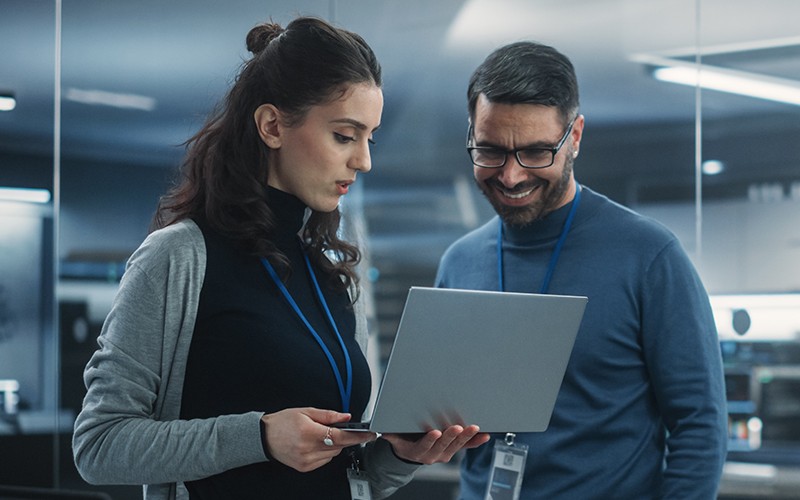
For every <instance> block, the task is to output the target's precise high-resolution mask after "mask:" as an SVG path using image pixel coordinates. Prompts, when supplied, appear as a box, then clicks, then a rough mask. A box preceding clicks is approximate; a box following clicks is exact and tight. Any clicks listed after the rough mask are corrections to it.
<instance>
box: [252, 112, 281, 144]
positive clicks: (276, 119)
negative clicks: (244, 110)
mask: <svg viewBox="0 0 800 500" xmlns="http://www.w3.org/2000/svg"><path fill="white" fill-rule="evenodd" d="M253 118H254V119H255V121H256V128H257V129H258V135H259V137H261V140H262V141H264V144H266V145H267V147H269V148H270V149H278V148H280V147H281V112H280V110H279V109H278V108H276V107H275V106H274V105H272V104H262V105H261V106H259V107H258V108H257V109H256V112H255V113H254V114H253Z"/></svg>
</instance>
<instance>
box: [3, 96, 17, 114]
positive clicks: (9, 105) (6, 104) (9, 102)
mask: <svg viewBox="0 0 800 500" xmlns="http://www.w3.org/2000/svg"><path fill="white" fill-rule="evenodd" d="M16 107H17V99H16V98H15V97H14V94H10V93H5V92H3V93H0V111H11V110H12V109H14V108H16Z"/></svg>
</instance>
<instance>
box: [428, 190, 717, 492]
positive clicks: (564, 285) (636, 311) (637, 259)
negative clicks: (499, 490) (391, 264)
mask: <svg viewBox="0 0 800 500" xmlns="http://www.w3.org/2000/svg"><path fill="white" fill-rule="evenodd" d="M569 208H570V205H569V204H568V205H567V206H565V207H562V208H560V209H559V210H556V211H554V212H553V213H551V214H549V215H548V216H547V217H545V218H544V219H543V220H540V221H537V222H535V223H533V224H531V225H528V226H526V227H524V228H515V227H510V226H506V227H505V228H504V231H505V236H504V242H503V255H504V260H505V262H504V270H505V271H504V279H505V289H506V291H519V292H539V291H540V287H541V284H542V281H543V279H544V275H545V272H546V269H547V265H548V261H549V259H550V256H551V254H552V251H553V247H554V245H555V242H556V240H557V239H558V237H559V234H560V232H561V228H562V226H563V224H564V220H565V219H566V217H567V213H568V211H569ZM498 224H499V220H498V218H497V217H495V218H494V219H492V220H491V221H489V222H488V223H487V224H486V225H484V226H483V227H480V228H478V229H476V230H475V231H473V232H471V233H469V234H467V235H466V236H464V237H462V238H461V239H460V240H458V241H457V242H455V243H454V244H453V245H452V246H451V247H450V248H449V249H448V251H447V252H446V253H445V255H444V256H443V257H442V260H441V263H440V267H439V273H438V276H437V286H440V287H448V288H471V289H485V290H496V289H497V288H498V277H497V253H496V237H497V230H498ZM548 293H552V294H565V295H586V296H588V297H589V302H588V305H587V308H586V312H585V315H584V318H583V322H582V324H581V328H580V331H579V332H578V337H577V339H576V343H575V347H574V350H573V352H572V357H571V358H570V363H569V366H568V368H567V373H566V375H565V378H564V382H563V384H562V387H561V391H560V393H559V397H558V400H557V403H556V408H555V411H554V413H553V416H552V419H551V422H550V426H549V428H548V429H547V431H545V432H542V433H532V434H523V435H518V436H517V438H516V441H517V442H524V443H526V444H527V445H528V446H529V447H530V451H529V454H528V459H527V464H526V467H525V476H524V480H523V485H522V498H523V499H539V498H541V499H560V498H565V499H581V500H584V499H603V500H608V499H616V498H618V499H626V500H628V499H640V498H674V499H681V500H686V499H694V498H698V499H712V498H715V495H716V490H717V486H718V482H719V478H720V475H721V472H722V465H723V463H724V460H725V451H726V449H725V447H726V443H727V413H726V404H725V390H724V378H723V371H722V362H721V358H720V349H719V343H718V340H717V335H716V330H715V326H714V321H713V317H712V313H711V308H710V306H709V302H708V297H707V294H706V291H705V289H704V287H703V285H702V283H701V281H700V279H699V277H698V275H697V273H696V271H695V269H694V267H693V266H692V264H691V262H690V261H689V259H688V257H687V255H686V253H685V252H684V251H683V249H682V248H681V246H680V244H679V242H678V240H677V239H676V238H675V236H674V235H673V234H672V233H670V232H669V231H668V230H667V229H666V228H665V227H663V226H662V225H661V224H659V223H657V222H655V221H653V220H651V219H648V218H646V217H643V216H641V215H638V214H636V213H634V212H633V211H631V210H629V209H627V208H624V207H622V206H620V205H618V204H616V203H614V202H612V201H610V200H609V199H607V198H606V197H604V196H602V195H599V194H597V193H595V192H593V191H591V190H590V189H587V188H585V187H584V188H583V192H582V198H581V202H580V205H579V208H578V211H577V213H576V215H575V219H574V222H573V224H572V229H571V230H570V232H569V234H568V237H567V239H566V243H565V245H564V247H563V251H562V253H561V256H560V259H559V261H558V264H557V266H556V268H555V273H554V274H553V277H552V281H551V283H550V287H549V289H548ZM517 382H518V383H524V381H517ZM498 390H502V387H500V388H498ZM492 446H493V445H492V443H488V444H486V445H484V446H483V447H481V448H479V449H476V450H470V451H469V452H467V454H466V457H465V459H464V460H463V462H462V466H461V467H462V474H461V498H463V499H483V498H484V494H485V491H486V482H487V480H488V474H489V465H490V461H491V455H492Z"/></svg>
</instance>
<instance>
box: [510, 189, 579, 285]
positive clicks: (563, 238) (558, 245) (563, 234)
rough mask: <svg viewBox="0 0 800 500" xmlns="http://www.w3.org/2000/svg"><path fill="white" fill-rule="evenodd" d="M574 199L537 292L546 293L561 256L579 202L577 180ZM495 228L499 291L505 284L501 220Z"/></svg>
mask: <svg viewBox="0 0 800 500" xmlns="http://www.w3.org/2000/svg"><path fill="white" fill-rule="evenodd" d="M575 188H576V189H575V199H573V200H572V207H571V208H570V209H569V214H568V215H567V220H566V221H564V227H563V228H562V229H561V236H559V237H558V242H556V247H555V248H554V249H553V255H551V256H550V264H549V265H548V266H547V274H545V276H544V283H542V289H541V291H540V292H539V293H547V289H548V288H549V287H550V280H551V279H552V277H553V271H555V269H556V264H557V263H558V258H559V257H560V256H561V248H562V247H563V246H564V242H565V241H566V240H567V233H569V228H570V227H572V219H574V218H575V212H577V211H578V205H579V204H580V202H581V185H580V184H578V183H577V182H576V183H575ZM498 226H499V227H498V230H497V279H498V282H499V283H500V291H501V292H505V290H506V285H505V279H504V277H503V221H502V220H500V221H499V225H498Z"/></svg>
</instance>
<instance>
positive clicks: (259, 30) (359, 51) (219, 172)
mask: <svg viewBox="0 0 800 500" xmlns="http://www.w3.org/2000/svg"><path fill="white" fill-rule="evenodd" d="M247 49H248V50H249V51H250V52H251V53H252V54H253V56H252V58H251V59H249V60H248V61H246V62H245V63H244V64H243V65H242V67H241V69H240V71H239V74H238V76H237V78H236V80H235V82H234V84H233V86H232V88H231V89H230V90H229V92H228V94H227V96H226V97H225V98H224V100H223V101H222V102H221V103H220V104H219V105H218V106H217V109H216V110H215V111H214V112H213V113H212V115H211V116H210V117H209V119H208V120H207V121H206V123H205V125H204V126H203V128H202V129H201V130H200V131H199V132H198V133H197V134H195V135H194V136H193V137H192V138H191V139H189V140H188V141H187V154H186V157H185V158H184V161H183V164H182V166H181V178H180V181H179V182H178V183H177V185H176V186H174V187H173V188H172V189H171V190H170V191H169V192H168V193H167V194H166V195H164V196H163V197H162V198H161V199H160V200H159V204H158V208H157V211H156V214H155V216H154V219H153V223H152V226H151V229H152V230H155V229H159V228H162V227H165V226H168V225H170V224H174V223H175V222H178V221H180V220H182V219H186V218H193V217H202V218H205V220H206V221H207V223H208V224H209V225H210V226H211V227H212V228H213V229H215V230H217V231H219V232H222V233H224V234H225V235H227V236H228V237H231V238H232V239H234V240H235V241H237V242H238V243H239V244H240V245H241V246H242V248H244V249H245V250H246V251H247V252H248V253H251V254H253V255H257V256H264V257H267V259H269V261H270V262H271V263H272V264H273V265H274V266H276V268H277V269H279V273H281V274H282V275H283V276H286V275H288V273H289V271H290V270H289V263H288V260H287V258H286V257H285V256H284V255H283V254H282V253H281V252H280V251H278V249H277V248H276V246H275V244H274V243H273V241H272V239H273V236H272V235H273V234H274V231H275V224H276V223H275V220H276V219H275V217H274V215H273V213H272V211H271V210H270V208H269V207H268V206H267V197H268V194H267V193H268V192H267V171H268V169H269V164H268V160H267V158H268V153H269V148H268V147H267V146H266V145H265V144H264V143H263V141H262V140H261V139H260V137H259V135H258V131H257V129H256V122H255V119H254V113H255V111H256V109H257V108H258V107H259V106H260V105H262V104H265V103H270V104H273V105H275V106H276V107H277V108H278V109H280V110H281V112H282V114H283V115H284V116H286V117H287V118H288V122H289V123H288V125H290V126H294V125H298V124H300V123H302V121H303V119H304V118H305V116H306V113H307V112H308V111H309V109H310V108H311V107H313V106H316V105H321V104H326V103H328V102H331V101H333V100H335V99H337V98H339V97H341V96H342V95H343V94H344V93H345V92H346V90H347V89H348V87H349V86H350V85H352V84H358V83H372V84H375V85H377V86H378V87H380V86H381V84H382V82H381V68H380V65H379V64H378V61H377V58H376V57H375V54H374V53H373V51H372V49H371V48H370V47H369V45H367V43H366V42H365V41H364V40H363V39H362V38H361V37H360V36H359V35H357V34H355V33H351V32H349V31H346V30H343V29H340V28H336V27H334V26H332V25H330V24H328V23H327V22H325V21H323V20H321V19H316V18H310V17H301V18H297V19H295V20H294V21H292V22H291V23H289V25H288V26H287V27H286V29H283V28H281V26H279V25H278V24H275V23H272V22H268V23H264V24H260V25H258V26H256V27H254V28H253V29H252V30H250V32H249V33H248V34H247ZM339 222H340V213H339V209H338V208H337V209H336V210H334V211H333V212H329V213H324V212H316V211H315V212H313V213H312V214H311V216H310V218H309V220H308V221H307V222H306V225H305V228H304V231H303V235H302V237H303V240H304V242H305V243H306V244H307V248H308V255H309V258H310V259H311V260H312V262H314V263H315V264H316V265H317V266H318V268H321V269H322V270H323V271H324V272H325V274H326V275H327V276H328V277H329V278H331V282H332V283H334V285H335V286H337V287H338V288H347V287H350V286H351V285H354V284H355V283H357V281H358V280H357V276H356V273H355V266H356V265H357V264H358V261H359V259H360V253H359V251H358V248H357V247H355V246H354V245H351V244H349V243H347V242H345V241H343V240H341V239H340V238H339V237H338V235H337V231H338V229H339ZM325 252H332V253H333V254H334V255H335V256H336V258H334V259H331V260H329V259H328V258H326V257H325V255H324V253H325Z"/></svg>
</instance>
